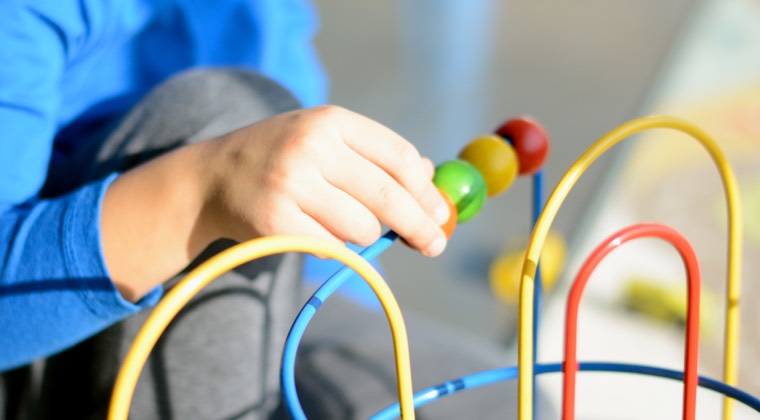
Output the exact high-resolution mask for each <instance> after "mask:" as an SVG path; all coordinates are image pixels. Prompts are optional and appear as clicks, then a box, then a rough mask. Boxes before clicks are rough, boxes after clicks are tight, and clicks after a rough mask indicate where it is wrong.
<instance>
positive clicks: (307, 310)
mask: <svg viewBox="0 0 760 420" xmlns="http://www.w3.org/2000/svg"><path fill="white" fill-rule="evenodd" d="M396 239H398V234H397V233H396V232H394V231H392V230H389V231H388V232H386V233H385V234H384V235H383V236H381V237H380V239H378V240H377V241H375V243H373V244H372V245H370V246H368V247H367V248H365V249H364V250H363V251H362V252H360V253H359V255H360V256H362V258H364V259H366V260H371V259H374V258H376V257H377V256H378V255H380V254H381V253H383V251H385V250H386V249H388V247H390V246H391V244H392V243H393V241H395V240H396ZM354 274H355V272H354V270H352V269H351V268H350V267H348V266H343V267H342V268H341V269H340V270H338V271H336V272H335V274H333V275H332V276H331V277H330V278H329V279H327V281H326V282H324V283H323V284H322V286H320V287H319V288H318V289H317V291H316V292H314V294H313V295H312V296H311V298H310V299H309V300H308V301H307V302H306V305H304V307H303V308H301V311H300V312H299V313H298V316H296V319H295V321H294V322H293V325H292V326H291V327H290V332H288V337H287V338H286V339H285V349H284V350H283V354H282V366H281V368H280V387H281V388H282V393H283V397H284V399H285V404H286V406H287V407H288V411H290V415H291V416H292V417H293V418H294V419H297V420H301V419H306V414H305V413H304V411H303V407H301V402H300V401H299V399H298V392H297V391H296V375H295V365H296V353H297V352H298V346H299V345H300V344H301V339H302V338H303V335H304V333H305V332H306V327H307V326H308V325H309V322H311V320H312V318H314V314H315V313H316V312H317V309H319V307H320V306H321V305H322V303H323V302H324V301H326V300H327V298H329V297H330V296H331V295H332V294H333V293H334V292H335V291H336V290H337V289H338V288H339V287H340V286H341V285H342V284H343V283H345V282H346V280H348V279H349V278H351V276H352V275H354Z"/></svg>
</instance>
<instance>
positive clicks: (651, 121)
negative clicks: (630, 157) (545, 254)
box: [518, 116, 742, 420]
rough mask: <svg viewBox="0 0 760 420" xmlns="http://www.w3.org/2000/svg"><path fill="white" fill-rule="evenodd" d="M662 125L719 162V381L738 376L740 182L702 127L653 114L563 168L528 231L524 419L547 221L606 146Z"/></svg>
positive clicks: (727, 407) (728, 407)
mask: <svg viewBox="0 0 760 420" xmlns="http://www.w3.org/2000/svg"><path fill="white" fill-rule="evenodd" d="M655 128H666V129H673V130H677V131H681V132H683V133H685V134H688V135H689V136H691V137H693V138H694V139H695V140H697V141H698V142H699V143H700V144H702V146H703V147H704V148H705V149H706V150H707V152H708V154H709V155H710V157H711V158H712V159H713V161H714V162H715V164H716V166H717V167H718V171H719V173H720V176H721V180H722V182H723V186H724V188H725V191H726V205H727V207H728V234H729V239H728V270H727V271H728V273H727V275H728V285H727V293H726V328H725V330H726V332H725V340H724V341H725V353H724V363H723V380H724V382H725V383H726V384H728V385H736V382H737V377H738V361H737V359H738V353H739V346H738V344H739V295H740V293H741V292H740V290H741V284H740V282H741V241H742V239H741V238H742V237H741V209H740V202H739V187H738V185H737V181H736V177H735V175H734V173H733V170H732V169H731V166H730V165H729V163H728V160H727V159H726V157H725V156H724V154H723V152H722V151H721V150H720V148H719V147H718V145H717V143H716V142H715V140H713V139H712V138H711V137H710V136H709V135H708V134H707V133H705V132H704V131H703V130H701V129H700V128H698V127H696V126H694V125H692V124H690V123H688V122H686V121H683V120H680V119H677V118H673V117H666V116H651V117H644V118H639V119H636V120H632V121H630V122H628V123H625V124H623V125H621V126H619V127H617V128H616V129H614V130H612V131H611V132H609V133H608V134H607V135H605V136H604V137H602V138H600V139H599V140H598V141H597V142H596V143H594V144H593V145H592V146H591V147H590V148H589V149H588V150H587V151H586V152H585V153H584V154H583V155H581V157H580V158H578V160H577V161H576V162H575V163H574V164H573V165H572V166H571V167H570V169H569V170H568V171H567V172H566V173H565V175H564V176H563V177H562V179H561V180H560V182H559V183H558V184H557V186H556V187H555V189H554V191H553V192H552V194H551V195H550V196H549V199H548V200H547V202H546V205H545V206H544V210H543V212H542V213H541V216H540V217H539V218H538V221H537V223H536V226H535V228H534V230H533V234H532V235H531V238H530V242H529V243H528V248H527V251H526V253H525V260H524V261H523V268H522V275H521V281H520V309H519V312H520V323H519V331H518V366H519V369H520V375H519V378H518V417H519V418H520V420H528V419H531V418H532V417H533V405H532V400H533V391H534V390H533V386H532V383H533V376H534V372H533V370H534V364H535V358H534V357H533V324H534V319H533V309H532V304H533V299H534V297H533V296H534V289H535V284H534V279H535V274H536V267H537V265H538V259H539V256H540V253H541V248H542V247H543V244H544V241H545V239H546V236H547V235H548V233H549V228H550V226H551V223H552V222H553V221H554V218H555V216H556V215H557V212H558V211H559V208H560V206H561V205H562V202H563V201H564V199H565V197H567V195H568V193H569V192H570V190H571V189H572V187H573V185H575V182H576V181H577V180H578V179H579V178H580V176H581V175H582V174H583V173H584V172H585V171H586V169H588V167H589V166H590V165H591V164H592V163H593V162H594V161H595V160H596V159H597V158H598V157H599V156H601V155H602V154H603V153H604V152H606V151H607V150H608V149H609V148H611V147H612V146H614V145H615V144H617V143H619V142H620V141H622V140H623V139H625V138H627V137H629V136H631V135H633V134H636V133H639V132H641V131H644V130H649V129H655ZM732 406H733V401H732V400H731V399H728V398H726V399H724V403H723V417H724V419H726V420H728V419H730V418H731V412H732Z"/></svg>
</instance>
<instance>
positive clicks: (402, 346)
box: [108, 236, 414, 420]
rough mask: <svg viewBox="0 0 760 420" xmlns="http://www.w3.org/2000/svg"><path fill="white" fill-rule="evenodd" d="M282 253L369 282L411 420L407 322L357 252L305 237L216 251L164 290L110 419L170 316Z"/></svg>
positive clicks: (128, 396)
mask: <svg viewBox="0 0 760 420" xmlns="http://www.w3.org/2000/svg"><path fill="white" fill-rule="evenodd" d="M285 252H308V253H312V254H319V255H324V256H327V257H330V258H334V259H337V260H339V261H340V262H342V263H343V264H345V265H347V266H349V267H351V268H352V269H353V270H354V271H356V272H357V273H358V274H359V275H360V276H362V277H363V278H364V279H365V280H366V281H367V283H369V285H370V287H371V288H372V290H373V291H374V292H375V294H376V295H377V297H378V299H379V300H380V303H381V304H382V306H383V310H384V311H385V314H386V316H387V318H388V322H389V324H390V328H391V334H392V335H393V347H394V353H395V357H396V376H397V378H398V396H399V403H400V406H401V417H402V418H404V419H414V401H413V388H412V373H411V364H410V359H409V342H408V337H407V333H406V325H405V324H404V319H403V318H402V316H401V310H400V309H399V306H398V303H397V302H396V299H395V298H394V297H393V293H391V290H390V288H389V287H388V285H387V284H386V283H385V281H383V278H382V277H381V276H380V274H378V272H377V270H375V268H374V267H372V265H371V264H370V263H368V262H367V261H366V260H364V259H363V258H362V257H360V256H359V255H358V254H356V253H355V252H353V251H351V250H349V249H348V248H345V247H343V246H340V245H338V244H334V243H331V242H327V241H325V240H322V239H318V238H312V237H306V236H271V237H266V238H260V239H255V240H252V241H249V242H244V243H241V244H239V245H236V246H234V247H231V248H229V249H227V250H225V251H224V252H221V253H219V254H217V255H216V256H214V257H212V258H210V259H208V260H207V261H206V262H204V263H203V264H201V265H199V266H198V267H197V268H196V269H194V270H193V271H192V272H190V273H189V274H188V275H187V276H186V277H185V278H184V279H182V281H180V282H179V283H177V285H176V286H174V288H172V289H171V290H170V291H169V292H168V293H167V294H166V296H165V297H164V298H163V299H162V300H161V302H160V303H159V304H158V305H157V306H156V308H155V309H154V311H153V313H152V314H151V315H150V317H149V318H148V319H147V321H146V322H145V325H144V326H143V327H142V329H141V330H140V332H139V334H138V335H137V338H135V341H134V343H132V347H131V348H130V350H129V353H127V356H126V358H125V360H124V363H123V364H122V366H121V370H120V371H119V375H118V376H117V378H116V384H115V385H114V390H113V394H112V395H111V405H110V407H109V411H108V418H109V420H126V419H127V416H128V414H129V406H130V404H131V401H132V396H133V394H134V391H135V386H136V385H137V380H138V378H139V376H140V372H141V371H142V369H143V366H145V362H146V360H147V359H148V355H149V354H150V352H151V350H153V347H154V346H155V344H156V342H157V341H158V339H159V337H160V336H161V334H162V333H163V331H164V330H165V329H166V327H167V326H168V325H169V323H170V322H171V321H172V319H174V317H175V316H176V315H177V313H178V312H179V311H180V310H181V309H182V308H183V307H184V306H185V304H187V302H189V301H190V299H192V297H193V296H195V295H196V294H197V293H198V292H199V291H200V290H201V289H202V288H203V287H205V286H206V285H208V284H209V283H210V282H211V281H213V280H214V279H216V278H217V277H218V276H219V275H221V274H223V273H225V272H227V271H229V270H231V269H233V268H235V267H237V266H238V265H240V264H243V263H245V262H248V261H251V260H254V259H257V258H262V257H266V256H269V255H274V254H280V253H285Z"/></svg>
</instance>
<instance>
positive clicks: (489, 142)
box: [459, 135, 519, 197]
mask: <svg viewBox="0 0 760 420" xmlns="http://www.w3.org/2000/svg"><path fill="white" fill-rule="evenodd" d="M459 158H460V159H462V160H464V161H467V162H469V163H471V164H472V165H473V166H474V167H476V168H478V171H480V173H481V175H483V179H484V180H485V181H486V187H487V190H488V196H489V197H493V196H495V195H497V194H501V193H502V192H504V191H506V189H507V188H509V186H510V185H511V184H512V182H513V181H514V180H515V178H516V177H517V173H518V172H519V162H518V160H517V153H516V152H515V149H514V148H513V147H512V145H510V144H509V143H508V142H506V141H505V140H504V139H502V138H501V137H499V136H497V135H489V136H482V137H478V138H476V139H474V140H473V141H471V142H470V143H469V144H468V145H467V146H465V148H464V149H462V151H461V152H460V153H459Z"/></svg>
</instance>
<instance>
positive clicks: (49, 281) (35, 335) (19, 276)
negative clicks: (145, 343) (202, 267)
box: [0, 175, 161, 371]
mask: <svg viewBox="0 0 760 420" xmlns="http://www.w3.org/2000/svg"><path fill="white" fill-rule="evenodd" d="M114 178H115V175H114V176H111V177H109V178H108V179H106V180H103V181H100V182H97V183H93V184H90V185H87V186H85V187H84V188H81V189H80V190H78V191H77V192H75V193H73V194H69V195H67V196H64V197H61V198H57V199H52V200H44V201H39V202H36V203H33V204H30V205H28V206H23V207H20V208H16V209H14V210H13V211H10V212H6V213H5V214H3V215H2V216H0V244H2V245H1V246H0V256H1V257H2V265H0V337H1V338H0V341H1V343H0V371H1V370H6V369H10V368H13V367H16V366H20V365H23V364H26V363H29V362H31V361H33V360H34V359H36V358H38V357H42V356H46V355H50V354H52V353H54V352H57V351H60V350H63V349H65V348H67V347H69V346H72V345H74V344H76V343H77V342H79V341H81V340H83V339H85V338H87V337H89V336H90V335H92V334H94V333H96V332H98V331H100V330H102V329H104V328H106V327H108V326H109V325H111V324H113V323H114V322H116V321H118V320H120V319H122V318H124V317H126V316H128V315H130V314H132V313H134V312H136V311H138V310H140V309H142V308H143V307H145V306H148V305H153V304H155V302H156V301H157V300H158V298H159V297H160V294H161V289H160V288H157V289H154V290H153V291H152V292H151V293H149V294H148V295H147V296H146V297H144V298H143V299H142V300H141V301H139V302H138V303H137V304H132V303H129V302H128V301H126V300H124V299H123V298H122V297H121V295H120V293H119V292H118V291H117V290H116V288H115V287H114V285H113V283H112V282H111V280H110V279H109V276H108V269H107V268H106V266H105V263H104V260H103V255H102V248H101V245H100V229H99V226H100V208H101V203H102V199H103V195H104V193H105V191H106V189H107V187H108V185H109V184H110V183H111V181H112V180H113V179H114Z"/></svg>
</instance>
